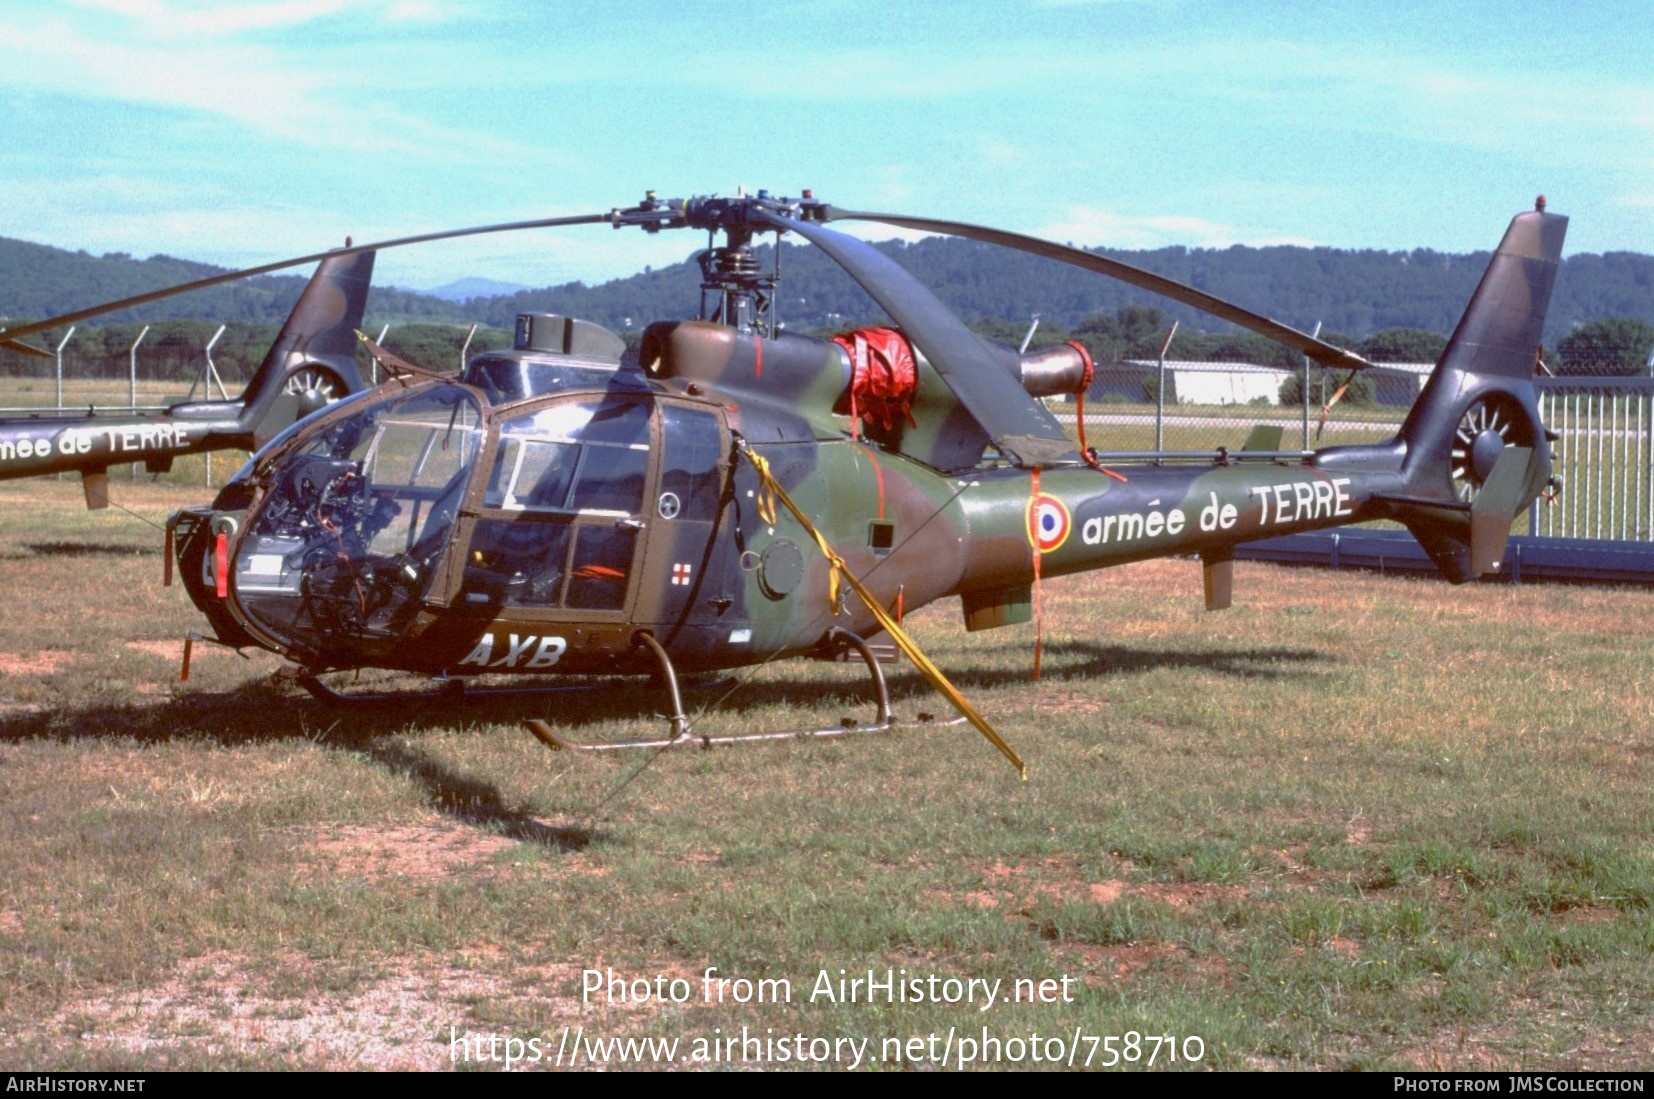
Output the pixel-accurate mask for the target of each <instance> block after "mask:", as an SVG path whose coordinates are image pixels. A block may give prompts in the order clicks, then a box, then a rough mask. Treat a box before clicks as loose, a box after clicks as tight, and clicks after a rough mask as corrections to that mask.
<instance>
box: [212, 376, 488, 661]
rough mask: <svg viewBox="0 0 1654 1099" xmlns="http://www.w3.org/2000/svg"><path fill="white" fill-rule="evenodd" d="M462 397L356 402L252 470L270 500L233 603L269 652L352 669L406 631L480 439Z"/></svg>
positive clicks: (442, 387)
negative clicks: (266, 641)
mask: <svg viewBox="0 0 1654 1099" xmlns="http://www.w3.org/2000/svg"><path fill="white" fill-rule="evenodd" d="M481 419H482V417H481V414H480V410H479V408H478V406H477V403H476V401H475V399H474V398H473V397H472V396H471V394H470V393H469V392H467V391H466V390H464V389H462V388H460V387H458V386H454V385H447V384H434V385H430V386H426V387H421V388H417V389H412V390H408V391H402V392H398V393H394V394H391V395H388V396H385V397H382V398H379V399H369V400H367V401H360V402H357V403H355V404H354V405H352V406H350V407H348V408H345V409H341V410H340V411H339V413H337V414H335V415H332V416H329V417H327V418H325V419H324V420H323V421H322V422H321V423H319V424H317V425H315V426H314V427H309V428H306V429H304V430H302V431H301V432H299V433H298V434H296V435H295V436H294V437H293V438H292V439H291V440H290V441H289V442H288V443H287V444H286V445H285V446H283V447H281V448H279V449H278V450H277V452H276V453H275V454H273V455H272V456H271V457H270V458H269V459H268V460H267V461H266V463H264V465H263V468H262V469H258V470H255V471H254V473H253V474H252V476H253V479H254V481H255V482H256V483H258V484H261V485H263V486H264V494H263V496H262V499H260V500H259V502H258V503H257V505H256V507H255V508H254V509H253V510H252V511H251V513H250V514H248V515H247V517H246V523H247V527H246V534H245V535H244V536H243V537H242V538H241V539H240V541H239V542H238V543H237V544H236V548H235V554H234V560H233V561H226V562H224V566H225V567H227V568H228V569H230V570H231V571H232V574H233V577H234V583H233V585H228V588H229V591H228V592H227V593H226V594H227V597H228V598H229V599H230V600H231V601H232V602H233V603H234V605H235V608H236V611H237V612H238V617H240V618H242V619H243V620H244V621H245V622H246V623H247V625H248V627H249V628H250V629H252V630H253V631H255V632H256V633H259V634H263V635H265V637H267V638H268V639H269V640H270V641H271V642H273V643H274V647H276V648H279V649H281V650H283V651H285V652H288V653H289V654H290V655H294V656H296V657H300V658H302V659H306V660H309V661H319V662H326V663H336V664H358V663H362V662H364V661H367V660H371V659H372V658H373V657H375V656H376V655H378V654H380V653H381V652H383V651H387V650H388V649H389V648H390V647H391V646H393V645H394V644H395V643H396V642H397V641H398V640H400V639H401V638H402V637H403V636H404V635H405V634H406V633H407V632H408V630H409V628H410V626H411V625H412V623H413V619H414V617H415V615H416V613H417V612H418V609H419V606H420V603H421V601H422V600H423V598H424V597H425V595H426V594H427V592H428V591H429V589H430V587H431V585H432V583H433V581H434V580H435V578H436V575H437V573H438V571H439V570H438V566H439V565H440V563H441V561H442V559H443V556H444V555H445V553H446V552H447V550H448V546H449V543H450V541H451V539H452V536H453V533H454V526H455V520H456V518H457V517H458V514H459V506H460V501H461V499H462V498H463V496H464V494H465V488H466V484H467V481H468V478H469V475H470V472H471V470H472V469H473V468H474V466H475V464H476V459H477V455H478V452H479V450H480V448H481V445H482V441H483V432H482V428H481Z"/></svg>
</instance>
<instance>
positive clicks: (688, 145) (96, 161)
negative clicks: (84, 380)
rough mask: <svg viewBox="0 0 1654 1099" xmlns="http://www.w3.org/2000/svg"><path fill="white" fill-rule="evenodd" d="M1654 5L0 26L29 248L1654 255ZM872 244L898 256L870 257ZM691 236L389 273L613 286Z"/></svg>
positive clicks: (159, 19) (426, 11)
mask: <svg viewBox="0 0 1654 1099" xmlns="http://www.w3.org/2000/svg"><path fill="white" fill-rule="evenodd" d="M1651 46H1654V4H1649V3H1646V2H1643V0H1636V2H1630V0H1628V2H1624V3H1618V2H1603V3H1591V2H1589V0H1585V2H1581V3H1578V4H1575V5H1569V6H1564V5H1556V4H1551V3H1529V2H1524V0H1507V2H1504V3H1481V2H1470V3H1456V4H1439V3H1412V2H1410V0H1389V2H1386V3H1383V4H1378V3H1372V4H1367V3H1345V4H1339V3H1335V2H1331V0H1322V2H1319V3H1313V2H1302V3H1300V2H1297V0H1268V2H1251V0H1232V2H1229V3H1197V2H1194V0H1091V2H1088V0H1016V2H1000V3H994V2H990V0H979V2H977V3H973V4H969V5H967V4H963V3H957V4H956V3H927V2H919V3H906V4H899V3H891V2H888V0H886V2H883V3H870V2H863V0H815V2H812V3H808V4H791V3H776V4H769V5H765V4H761V3H754V2H751V0H746V2H742V3H724V2H706V3H694V2H682V3H678V4H666V3H660V2H658V0H657V2H654V3H648V4H643V3H633V2H630V0H614V2H607V3H585V2H579V0H573V2H568V3H552V2H546V3H529V2H512V0H250V2H246V3H225V2H210V3H209V2H205V0H202V2H194V0H49V2H34V3H27V4H25V3H8V4H4V5H0V128H3V131H4V133H5V135H6V136H5V154H4V156H3V157H0V177H3V178H0V236H10V237H19V238H22V239H25V240H34V241H39V242H42V243H48V244H53V245H58V246H62V247H69V248H83V249H86V250H87V251H90V252H93V253H102V252H113V251H120V252H130V253H132V254H135V255H139V256H147V255H150V254H152V253H155V252H167V253H170V254H173V255H179V256H184V257H188V258H191V259H200V260H207V261H210V262H215V263H223V264H229V265H245V264H252V263H258V262H266V261H270V260H273V259H276V258H279V257H281V256H283V255H289V254H300V253H304V252H309V251H314V250H318V249H320V248H325V247H327V246H329V245H330V244H332V243H334V242H335V241H337V240H338V239H339V238H342V237H343V236H344V235H346V234H347V233H349V234H353V235H354V236H355V237H356V239H357V240H358V241H361V240H373V239H380V238H383V237H392V236H401V235H406V234H410V233H417V232H423V231H428V230H433V229H441V228H451V227H457V226H464V225H474V224H486V223H493V222H498V221H510V220H516V219H525V218H533V217H546V216H555V215H560V214H568V213H582V212H595V211H601V210H606V209H608V208H610V207H612V206H617V205H629V204H631V203H633V202H635V201H636V200H637V199H638V198H640V197H641V195H642V193H643V191H644V190H645V189H647V188H654V189H657V190H658V191H660V193H661V194H663V195H686V194H704V193H712V192H723V193H730V192H733V191H734V190H735V189H736V188H737V187H738V186H746V187H748V188H753V189H755V188H758V187H767V188H769V189H771V190H773V191H777V192H781V193H787V194H796V193H797V192H798V191H799V189H801V188H804V187H811V188H814V189H815V192H816V194H817V195H818V196H820V197H823V198H826V199H828V200H829V201H832V202H835V203H838V204H840V205H844V206H850V207H861V208H872V209H887V210H894V211H901V212H907V213H914V214H923V215H933V216H940V217H950V218H955V219H960V220H966V221H976V222H982V223H987V224H992V225H996V226H1000V227H1004V228H1009V229H1015V230H1019V231H1023V232H1029V233H1034V234H1038V235H1042V236H1047V237H1051V238H1054V239H1058V240H1064V241H1073V242H1075V243H1080V244H1086V245H1111V246H1116V247H1126V248H1140V247H1154V246H1159V245H1164V244H1184V245H1189V246H1191V247H1196V246H1203V247H1211V246H1222V245H1227V244H1232V243H1243V244H1269V243H1306V244H1327V245H1333V246H1337V247H1347V248H1384V249H1403V248H1413V247H1428V248H1435V249H1438V250H1443V251H1470V250H1474V249H1485V248H1490V247H1491V246H1492V245H1493V244H1494V243H1495V242H1496V241H1497V239H1498V236H1499V234H1500V232H1501V231H1502V229H1503V227H1504V224H1505V221H1506V219H1507V218H1508V217H1509V216H1510V215H1511V214H1512V213H1514V212H1515V211H1517V210H1519V209H1522V208H1525V207H1526V206H1528V205H1529V204H1530V203H1531V202H1532V200H1533V197H1534V195H1535V194H1537V193H1539V192H1541V191H1543V192H1545V193H1546V194H1547V195H1548V196H1549V197H1550V200H1551V208H1552V209H1553V210H1557V211H1560V212H1564V213H1567V214H1570V215H1571V216H1572V218H1573V222H1572V226H1571V230H1570V239H1569V248H1568V250H1569V252H1601V251H1609V250H1631V251H1642V252H1654V64H1651V58H1650V56H1649V49H1650V47H1651ZM867 235H870V236H885V235H889V234H888V233H880V232H868V233H867ZM697 244H698V238H691V237H690V236H688V235H684V234H663V235H662V236H661V237H659V238H650V237H647V236H646V235H644V234H642V233H631V232H628V233H617V232H615V231H613V230H610V229H606V228H588V229H582V230H569V231H540V232H536V233H527V234H515V235H512V236H510V237H495V238H480V239H477V240H472V241H468V242H463V243H458V242H456V243H451V244H444V245H433V246H421V247H417V248H413V249H406V250H403V251H402V252H400V253H395V254H386V255H384V256H382V257H381V259H380V265H379V273H380V281H383V282H388V283H393V284H398V285H404V286H414V287H422V286H432V285H436V284H438V283H442V282H445V281H448V280H449V279H452V278H457V277H460V276H463V275H479V276H483V277H489V278H496V279H504V280H510V281H517V282H524V283H529V284H532V285H546V284H549V283H555V282H563V281H567V280H569V279H584V280H586V281H599V280H602V279H607V278H613V277H617V276H621V275H625V274H629V273H631V272H633V271H635V270H638V269H639V268H641V267H642V266H643V265H644V264H648V263H654V264H661V263H667V262H672V261H674V260H676V259H680V258H682V257H683V256H684V255H685V254H687V253H688V252H689V251H691V250H692V249H693V248H694V247H696V246H697Z"/></svg>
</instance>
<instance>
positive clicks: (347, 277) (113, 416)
mask: <svg viewBox="0 0 1654 1099" xmlns="http://www.w3.org/2000/svg"><path fill="white" fill-rule="evenodd" d="M373 257H374V253H373V251H371V250H352V251H350V252H348V253H347V252H343V251H341V252H339V253H337V254H333V255H324V256H321V257H313V258H320V259H321V263H320V264H319V265H318V266H317V268H316V273H315V274H314V275H312V276H311V278H310V282H309V283H308V284H306V286H305V288H304V290H303V291H302V292H301V293H300V295H299V299H298V301H297V302H295V303H294V305H293V311H292V312H291V313H289V314H288V317H287V320H286V322H285V323H284V324H283V325H282V328H281V331H280V332H279V333H278V334H277V336H276V340H275V342H274V343H273V344H271V345H270V350H269V351H268V352H266V353H265V356H264V360H263V361H262V362H261V363H260V364H259V367H258V370H256V371H255V372H254V373H253V376H252V378H251V379H250V380H249V381H248V383H247V387H246V389H244V390H243V391H242V393H241V396H239V397H237V398H235V399H234V400H222V401H211V400H208V401H187V402H185V403H182V404H174V405H171V406H170V407H168V408H166V409H164V410H161V411H157V412H143V411H136V410H134V411H126V410H123V409H115V410H113V411H108V410H104V411H100V410H96V409H88V410H87V412H86V413H85V414H70V415H64V414H61V413H59V412H56V411H52V412H40V413H31V414H29V415H27V416H14V417H5V418H0V480H7V479H11V478H15V477H34V476H36V475H39V474H42V473H62V472H67V471H74V472H78V473H79V474H80V476H81V485H82V487H83V489H84V492H85V496H86V506H87V507H89V508H101V507H107V506H108V504H109V467H110V466H112V465H120V464H123V463H127V462H143V463H144V466H145V468H146V469H148V470H149V472H151V473H165V472H167V471H168V470H169V469H171V468H172V461H173V459H174V458H177V457H179V456H180V455H184V454H200V453H203V452H206V451H213V450H232V449H233V450H253V449H256V448H258V447H260V446H263V445H264V444H265V443H266V442H268V441H269V440H270V439H271V438H272V437H274V436H275V435H276V434H277V433H278V432H280V431H281V430H282V429H283V428H285V427H287V426H288V425H290V424H293V423H295V422H297V421H298V420H301V419H303V418H304V417H305V416H308V415H309V414H310V413H312V412H315V411H316V410H317V409H319V408H321V407H322V406H324V405H326V404H328V403H330V402H331V401H335V400H338V399H339V398H340V397H342V396H345V395H347V394H350V393H357V392H360V391H361V390H362V389H364V388H366V386H365V384H364V382H363V379H362V377H361V375H360V373H359V372H358V371H357V369H356V355H355V352H356V330H357V329H358V328H360V327H361V325H362V310H363V307H364V306H365V305H366V303H367V297H368V289H369V287H370V284H371V283H372V279H373ZM247 275H248V273H247V272H245V271H236V272H233V273H230V274H229V275H228V276H225V275H215V276H211V277H209V278H205V279H201V280H198V281H196V282H193V283H189V284H187V285H184V286H174V287H169V288H167V289H165V290H162V291H158V292H152V293H147V294H139V295H137V296H135V297H131V298H126V299H124V300H122V301H116V302H106V303H104V304H102V305H98V306H94V307H92V308H90V309H84V310H80V311H78V312H75V313H72V314H68V315H65V316H61V317H53V318H51V319H49V320H45V321H38V322H34V323H30V324H24V325H13V326H12V327H11V328H9V329H0V346H4V347H6V348H7V349H8V350H12V351H20V352H23V353H25V354H35V355H43V354H45V352H43V351H41V350H40V349H39V348H36V347H34V346H33V345H32V344H29V343H27V342H25V341H24V339H23V337H26V336H30V335H33V334H35V333H37V332H44V331H46V330H47V329H50V328H56V327H58V326H60V325H64V324H70V323H73V322H75V321H78V320H81V319H83V318H86V317H91V316H96V315H98V314H99V313H108V312H113V311H114V310H117V309H124V308H127V307H128V306H132V305H141V304H143V303H145V302H148V301H154V300H155V299H157V298H161V297H170V296H171V295H174V294H181V293H184V292H185V291H188V290H195V289H200V288H201V287H204V286H211V285H214V284H215V283H220V282H227V281H230V280H232V279H240V278H246V277H247Z"/></svg>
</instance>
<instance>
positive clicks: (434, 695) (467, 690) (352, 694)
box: [277, 671, 735, 706]
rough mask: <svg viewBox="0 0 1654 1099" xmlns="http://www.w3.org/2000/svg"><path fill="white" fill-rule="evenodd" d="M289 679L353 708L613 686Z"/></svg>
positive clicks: (698, 682) (722, 681)
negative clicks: (415, 685) (410, 686)
mask: <svg viewBox="0 0 1654 1099" xmlns="http://www.w3.org/2000/svg"><path fill="white" fill-rule="evenodd" d="M277 674H278V675H283V677H284V678H290V679H292V681H293V682H294V683H297V684H298V685H299V686H300V687H303V688H304V689H305V690H306V691H309V692H310V694H311V695H312V696H314V697H315V698H317V699H319V700H320V701H322V702H326V703H328V704H329V705H334V706H357V705H364V704H368V703H373V704H380V703H386V702H461V701H464V700H465V699H469V698H476V699H487V698H524V697H529V696H533V695H567V694H583V693H587V692H591V691H612V690H614V687H615V685H614V683H613V682H607V683H544V684H538V685H534V686H528V685H501V686H489V685H479V684H476V683H473V682H470V681H468V680H465V679H454V678H447V677H438V678H436V679H435V680H434V682H435V686H434V687H432V688H431V689H429V690H424V691H340V690H337V689H335V688H333V687H330V686H328V685H327V684H326V683H323V682H322V680H321V677H320V676H318V675H315V674H313V673H310V672H303V671H293V672H286V673H277ZM734 682H735V680H734V678H733V677H731V676H707V677H704V678H696V679H693V680H690V681H688V682H686V683H685V684H684V686H686V687H689V688H692V689H696V690H707V689H709V688H719V687H728V686H731V685H732V684H733V683H734Z"/></svg>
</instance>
